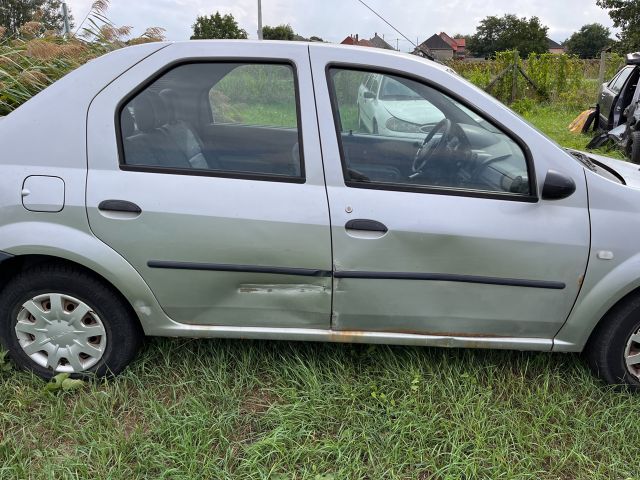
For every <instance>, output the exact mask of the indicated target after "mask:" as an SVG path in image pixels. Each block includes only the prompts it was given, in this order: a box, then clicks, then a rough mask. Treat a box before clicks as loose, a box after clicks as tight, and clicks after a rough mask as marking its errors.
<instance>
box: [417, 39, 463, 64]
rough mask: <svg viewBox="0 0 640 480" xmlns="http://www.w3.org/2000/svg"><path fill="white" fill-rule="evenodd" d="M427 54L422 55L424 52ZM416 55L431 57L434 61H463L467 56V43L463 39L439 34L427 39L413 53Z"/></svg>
mask: <svg viewBox="0 0 640 480" xmlns="http://www.w3.org/2000/svg"><path fill="white" fill-rule="evenodd" d="M425 50H426V51H428V52H429V54H427V55H424V51H425ZM413 53H414V54H416V55H422V56H427V57H428V56H432V57H433V58H435V59H436V60H451V59H454V58H455V59H463V58H465V57H466V55H467V41H466V39H465V38H464V37H455V38H453V37H450V36H449V35H447V34H446V33H445V32H440V33H437V34H434V35H432V36H431V37H429V38H427V39H426V40H425V41H424V42H422V43H421V44H420V45H418V46H417V47H416V49H415V50H414V51H413Z"/></svg>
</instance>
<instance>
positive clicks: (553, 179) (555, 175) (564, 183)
mask: <svg viewBox="0 0 640 480" xmlns="http://www.w3.org/2000/svg"><path fill="white" fill-rule="evenodd" d="M575 191H576V182H574V181H573V178H571V177H569V176H567V175H565V174H564V173H560V172H558V171H556V170H549V171H548V172H547V176H546V177H545V179H544V185H543V186H542V199H543V200H562V199H563V198H567V197H570V196H571V195H573V192H575Z"/></svg>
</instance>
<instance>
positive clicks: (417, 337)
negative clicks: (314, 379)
mask: <svg viewBox="0 0 640 480" xmlns="http://www.w3.org/2000/svg"><path fill="white" fill-rule="evenodd" d="M148 327H149V328H147V329H146V331H145V333H146V334H147V335H150V336H162V337H191V338H238V339H252V340H288V341H310V342H336V343H372V344H388V345H415V346H424V347H453V348H495V349H505V350H531V351H551V349H552V347H553V340H552V339H550V338H525V337H498V336H476V335H474V336H465V335H444V334H436V335H424V334H415V333H395V332H367V331H359V330H324V329H319V328H284V327H236V326H218V325H187V324H183V323H177V322H171V324H168V325H167V324H165V325H157V326H153V327H152V326H148Z"/></svg>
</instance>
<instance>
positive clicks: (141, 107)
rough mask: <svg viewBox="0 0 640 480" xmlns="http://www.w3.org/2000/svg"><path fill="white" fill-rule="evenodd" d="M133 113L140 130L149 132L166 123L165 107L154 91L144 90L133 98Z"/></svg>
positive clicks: (167, 118) (167, 116) (166, 113)
mask: <svg viewBox="0 0 640 480" xmlns="http://www.w3.org/2000/svg"><path fill="white" fill-rule="evenodd" d="M133 115H134V118H135V120H136V125H137V126H138V130H140V131H141V132H150V131H151V130H153V129H154V128H158V127H161V126H163V125H166V124H167V123H168V120H169V115H168V112H167V108H166V107H165V105H164V102H163V101H162V99H161V98H160V96H159V95H158V94H157V93H155V92H145V93H143V94H142V95H139V96H138V97H136V98H135V99H134V101H133Z"/></svg>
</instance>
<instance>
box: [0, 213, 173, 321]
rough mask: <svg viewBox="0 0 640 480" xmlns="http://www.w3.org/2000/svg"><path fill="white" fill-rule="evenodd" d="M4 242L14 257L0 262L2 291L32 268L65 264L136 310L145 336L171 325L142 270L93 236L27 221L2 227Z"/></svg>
mask: <svg viewBox="0 0 640 480" xmlns="http://www.w3.org/2000/svg"><path fill="white" fill-rule="evenodd" d="M0 239H2V241H1V242H0V251H1V252H4V253H6V254H8V255H9V256H10V257H9V258H7V259H6V260H5V261H3V262H2V263H0V279H1V280H0V288H4V286H5V285H6V284H7V283H8V281H10V280H11V278H13V275H15V274H17V273H19V272H20V271H23V270H24V269H25V268H28V267H30V266H31V265H34V264H37V263H40V262H43V261H50V262H61V263H66V264H67V265H73V266H76V267H77V268H80V269H82V270H83V271H86V272H88V273H90V274H91V275H93V276H94V277H96V278H98V279H99V280H101V281H103V282H104V283H105V284H106V285H108V286H109V287H110V288H112V289H113V290H114V292H115V293H117V294H118V295H120V296H121V297H122V298H123V299H124V300H125V301H126V303H127V305H129V306H130V308H131V309H132V310H133V312H134V313H135V317H136V318H137V319H138V321H139V323H140V325H141V326H142V329H143V330H144V331H145V333H146V332H148V331H149V329H153V326H154V325H155V324H156V323H158V322H160V323H162V322H166V321H169V322H170V320H169V318H168V317H167V316H166V314H165V313H164V311H163V310H162V308H161V307H160V305H159V303H158V301H157V300H156V298H155V296H154V294H153V292H152V291H151V289H150V288H149V286H148V285H147V283H146V282H145V281H144V279H143V278H142V276H141V275H140V274H139V273H138V271H137V270H136V269H135V268H133V266H132V265H131V264H129V262H127V261H126V260H125V259H124V258H123V257H122V256H121V255H120V254H119V253H117V252H116V251H115V250H113V249H112V248H111V247H109V246H108V245H106V244H105V243H103V242H102V241H100V240H99V239H97V238H96V237H95V236H93V235H92V234H90V233H87V232H85V231H82V230H78V229H75V228H72V227H69V226H65V225H59V224H52V223H45V222H37V223H36V222H25V223H16V224H10V225H5V226H4V227H2V228H0Z"/></svg>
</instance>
